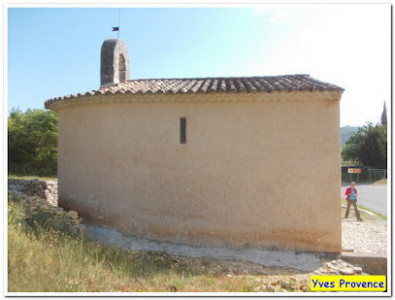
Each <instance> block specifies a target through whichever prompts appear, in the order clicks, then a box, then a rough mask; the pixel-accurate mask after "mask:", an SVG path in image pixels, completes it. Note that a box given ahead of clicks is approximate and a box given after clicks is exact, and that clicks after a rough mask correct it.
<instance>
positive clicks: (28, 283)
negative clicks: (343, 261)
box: [8, 194, 310, 292]
mask: <svg viewBox="0 0 395 300" xmlns="http://www.w3.org/2000/svg"><path fill="white" fill-rule="evenodd" d="M30 209H31V207H29V205H28V204H27V202H26V200H25V197H24V196H15V195H12V194H9V195H8V291H9V292H265V291H286V289H284V288H283V284H282V282H283V281H284V280H287V276H281V275H274V276H271V275H270V276H266V275H250V274H246V275H244V274H241V275H240V274H235V273H232V270H230V269H228V268H226V267H224V266H223V265H222V264H220V263H219V262H218V261H215V260H211V259H208V258H200V259H199V258H195V259H192V258H180V257H175V256H170V255H167V254H164V253H158V252H150V251H128V250H122V249H119V248H113V247H109V246H105V245H101V244H99V243H97V242H95V241H92V240H89V239H86V238H84V237H83V236H81V235H80V234H79V233H78V231H74V230H72V229H70V227H69V224H68V223H67V222H66V220H65V219H62V218H54V216H53V214H46V213H45V211H37V214H35V215H34V218H27V216H28V215H29V210H30ZM237 264H239V263H237ZM262 268H263V267H262ZM288 275H289V273H288ZM291 276H292V277H295V278H300V281H298V282H300V283H298V285H296V286H295V285H293V286H292V289H291V290H289V291H308V289H309V276H310V275H309V274H295V275H292V274H291ZM298 276H300V277H298ZM280 279H281V280H280ZM293 280H295V279H293ZM289 282H291V281H289ZM292 282H293V281H292Z"/></svg>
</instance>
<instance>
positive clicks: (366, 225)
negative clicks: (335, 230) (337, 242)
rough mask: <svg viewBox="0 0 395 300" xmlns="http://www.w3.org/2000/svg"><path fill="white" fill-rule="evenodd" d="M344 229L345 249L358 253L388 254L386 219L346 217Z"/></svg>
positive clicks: (343, 224)
mask: <svg viewBox="0 0 395 300" xmlns="http://www.w3.org/2000/svg"><path fill="white" fill-rule="evenodd" d="M342 230H343V232H342V241H343V250H353V253H356V254H371V255H387V222H386V221H384V220H382V219H376V220H365V221H363V222H358V221H356V220H355V219H353V218H349V219H344V220H342Z"/></svg>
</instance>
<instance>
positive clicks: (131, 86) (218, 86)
mask: <svg viewBox="0 0 395 300" xmlns="http://www.w3.org/2000/svg"><path fill="white" fill-rule="evenodd" d="M284 90H285V91H288V92H292V91H314V90H318V91H343V89H342V88H340V87H338V86H336V85H333V84H330V83H326V82H322V81H318V80H316V79H314V78H312V77H310V76H309V75H283V76H265V77H258V76H255V77H216V78H179V79H177V78H172V79H136V80H128V81H126V82H123V83H119V84H116V85H113V86H107V87H102V88H99V89H98V90H93V91H89V92H86V93H78V94H73V95H67V96H63V97H57V98H53V99H50V100H48V101H46V102H45V107H46V108H48V105H49V104H51V103H52V102H54V101H59V100H67V99H71V98H79V97H84V96H90V95H103V94H106V95H113V94H126V93H130V94H147V93H149V94H188V93H193V94H194V93H223V92H225V93H229V92H234V93H251V92H267V93H270V92H273V91H284Z"/></svg>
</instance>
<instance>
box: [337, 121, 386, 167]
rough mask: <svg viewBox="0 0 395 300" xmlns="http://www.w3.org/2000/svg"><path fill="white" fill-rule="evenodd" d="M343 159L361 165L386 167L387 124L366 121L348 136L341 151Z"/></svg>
mask: <svg viewBox="0 0 395 300" xmlns="http://www.w3.org/2000/svg"><path fill="white" fill-rule="evenodd" d="M342 157H343V160H349V161H353V162H355V163H357V164H361V165H363V166H369V167H375V168H380V169H386V168H387V126H386V125H373V124H371V123H368V124H367V125H365V126H364V127H362V128H360V129H359V130H358V131H357V132H356V133H354V135H353V136H352V137H350V138H349V139H348V140H347V141H346V144H345V145H344V149H343V151H342Z"/></svg>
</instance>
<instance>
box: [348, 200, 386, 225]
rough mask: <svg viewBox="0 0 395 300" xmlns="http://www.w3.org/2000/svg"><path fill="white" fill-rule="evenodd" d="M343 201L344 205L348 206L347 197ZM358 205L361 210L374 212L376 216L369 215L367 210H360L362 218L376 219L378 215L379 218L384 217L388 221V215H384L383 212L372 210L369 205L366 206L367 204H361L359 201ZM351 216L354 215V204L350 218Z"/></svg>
mask: <svg viewBox="0 0 395 300" xmlns="http://www.w3.org/2000/svg"><path fill="white" fill-rule="evenodd" d="M341 203H342V205H344V206H347V201H346V200H345V199H342V200H341ZM357 206H358V209H359V210H360V209H363V210H366V211H368V212H371V213H373V214H374V216H371V215H369V214H367V213H365V212H363V211H360V212H359V213H360V215H361V218H362V219H365V220H374V219H377V218H376V217H378V218H380V219H383V220H385V221H387V217H386V216H384V215H382V214H380V213H378V212H375V211H373V210H371V209H370V208H368V207H366V206H363V205H360V204H358V202H357ZM343 213H344V212H343ZM350 217H354V208H353V207H352V206H351V208H350V215H349V218H350Z"/></svg>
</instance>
